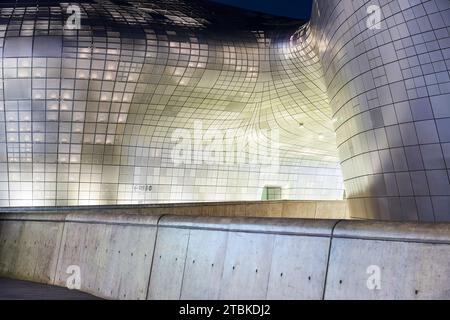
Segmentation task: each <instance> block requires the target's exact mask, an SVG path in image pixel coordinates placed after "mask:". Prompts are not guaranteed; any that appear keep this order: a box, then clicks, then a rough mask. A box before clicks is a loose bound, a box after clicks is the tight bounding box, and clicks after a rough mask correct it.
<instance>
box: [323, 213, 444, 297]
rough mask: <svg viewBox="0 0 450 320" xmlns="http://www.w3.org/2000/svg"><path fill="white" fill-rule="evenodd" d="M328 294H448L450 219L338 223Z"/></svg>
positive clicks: (401, 295) (329, 274)
mask: <svg viewBox="0 0 450 320" xmlns="http://www.w3.org/2000/svg"><path fill="white" fill-rule="evenodd" d="M328 269H329V271H328V277H327V285H326V290H325V291H326V295H325V298H326V299H407V300H411V299H450V224H415V223H393V222H364V221H351V222H340V223H339V224H338V225H337V226H336V228H335V231H334V234H333V241H332V246H331V255H330V263H329V268H328Z"/></svg>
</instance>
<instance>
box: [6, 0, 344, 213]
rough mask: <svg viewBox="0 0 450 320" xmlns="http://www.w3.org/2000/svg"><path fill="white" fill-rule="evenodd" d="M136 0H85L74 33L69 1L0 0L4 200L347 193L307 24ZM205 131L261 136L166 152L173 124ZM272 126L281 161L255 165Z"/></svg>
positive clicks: (207, 6)
mask: <svg viewBox="0 0 450 320" xmlns="http://www.w3.org/2000/svg"><path fill="white" fill-rule="evenodd" d="M139 3H141V1H135V3H134V2H133V1H128V2H123V1H122V2H117V1H116V2H114V1H113V2H110V1H102V2H101V3H100V2H99V1H80V2H78V5H79V7H80V9H81V13H82V19H81V29H80V30H68V29H67V28H64V23H65V21H66V20H67V19H68V17H69V14H68V12H67V6H68V4H67V3H66V4H64V3H59V2H53V3H52V2H49V1H37V2H36V5H33V6H32V5H27V6H23V5H22V6H21V5H20V2H19V3H18V4H17V5H16V4H5V3H3V4H1V6H2V8H1V21H0V22H1V26H2V32H1V36H2V41H1V43H2V44H3V45H2V46H3V58H2V71H3V79H4V87H3V90H2V93H3V98H2V100H3V101H4V108H3V110H2V111H3V112H2V118H1V121H2V128H1V132H4V134H2V135H1V139H2V140H1V142H0V148H1V149H0V150H1V155H2V157H1V159H0V161H1V167H0V172H1V173H0V179H1V180H2V181H1V184H0V188H1V190H0V198H1V200H0V202H1V205H2V206H23V205H34V206H38V205H50V206H51V205H86V204H91V205H95V204H124V203H132V204H137V203H154V202H189V201H228V200H261V198H262V195H263V192H264V187H265V186H278V187H281V188H282V195H281V196H282V198H284V199H324V200H328V199H342V194H343V182H342V176H341V171H340V168H339V163H338V157H337V151H336V146H335V144H334V143H330V141H333V140H334V131H333V128H332V123H331V110H329V108H328V100H327V95H326V90H325V85H324V81H323V77H322V73H321V72H318V71H320V70H321V66H320V64H319V61H318V59H317V57H315V56H314V54H313V53H312V52H311V50H310V49H309V48H308V46H305V48H302V49H297V48H296V47H294V46H293V45H292V41H291V36H292V35H293V34H294V33H295V32H296V30H297V29H298V28H299V26H301V25H302V22H299V21H291V20H286V19H278V18H273V17H264V16H259V15H255V14H252V13H248V12H240V11H239V10H236V9H228V7H225V6H216V5H214V4H212V3H210V2H203V1H196V2H193V1H188V2H186V3H184V2H183V1H152V2H148V3H147V4H146V5H145V6H144V7H142V6H140V7H138V6H137V5H138V4H139ZM133 4H136V6H134V5H133ZM199 122H200V123H199ZM210 129H213V130H215V131H219V132H225V131H227V130H230V129H231V130H233V131H234V132H235V135H237V140H239V141H241V140H242V141H244V140H245V141H246V142H248V141H249V140H250V142H254V143H255V144H256V145H260V146H262V147H261V148H256V151H255V148H252V147H251V146H250V147H247V148H245V150H244V153H245V154H244V156H245V157H246V158H247V160H246V161H241V162H238V161H234V162H233V161H232V162H231V164H229V163H226V164H223V163H222V162H220V161H218V162H217V163H216V162H212V163H210V162H206V163H205V161H197V160H198V159H197V155H196V153H198V152H197V149H195V150H192V153H193V155H192V158H193V159H194V160H193V161H192V162H188V163H181V164H180V163H176V162H177V161H174V160H177V159H174V157H173V150H174V148H175V147H176V142H177V139H173V138H174V134H175V138H176V137H177V136H176V134H177V130H182V131H181V135H182V136H183V135H186V134H191V135H192V138H194V135H197V134H199V135H200V136H205V135H206V134H207V133H208V130H210ZM196 131H199V132H200V133H197V132H196ZM272 131H277V136H275V138H276V140H277V141H276V142H277V144H278V145H277V146H276V149H277V150H275V151H278V153H279V159H278V162H279V166H277V168H272V167H271V166H268V163H259V162H256V163H254V162H250V161H249V160H248V157H249V156H250V157H252V156H255V155H258V154H259V153H263V151H264V150H263V149H264V148H265V147H266V146H267V148H269V146H271V144H270V141H269V142H268V143H262V141H265V140H270V139H271V138H272ZM213 135H214V133H213ZM205 139H206V138H205ZM224 140H225V139H224ZM270 149H271V150H270V151H272V148H270ZM238 151H242V150H234V152H235V153H237V152H238ZM217 152H218V153H220V152H221V151H220V150H218V151H217ZM277 157H278V156H277ZM269 165H270V163H269Z"/></svg>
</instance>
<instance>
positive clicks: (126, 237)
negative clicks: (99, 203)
mask: <svg viewBox="0 0 450 320" xmlns="http://www.w3.org/2000/svg"><path fill="white" fill-rule="evenodd" d="M158 219H159V217H158V216H144V215H125V214H118V215H116V214H111V215H92V216H91V215H87V214H70V215H68V216H67V219H66V223H65V226H64V233H63V236H62V240H61V241H62V242H61V243H63V246H62V247H61V250H60V255H59V260H58V268H57V271H56V275H55V284H56V285H65V283H66V280H67V277H68V276H69V274H68V273H67V268H68V267H70V266H72V265H76V266H79V267H80V268H81V270H82V274H81V276H82V282H81V283H82V288H81V290H82V291H85V292H89V293H92V294H95V295H97V296H100V297H105V298H114V299H145V298H146V296H147V287H148V280H149V277H150V269H151V264H152V256H153V248H154V242H155V236H156V225H157V222H158Z"/></svg>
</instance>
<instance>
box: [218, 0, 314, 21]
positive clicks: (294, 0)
mask: <svg viewBox="0 0 450 320" xmlns="http://www.w3.org/2000/svg"><path fill="white" fill-rule="evenodd" d="M213 1H215V2H220V3H224V4H228V5H231V6H236V7H241V8H246V9H250V10H253V11H260V12H264V13H269V14H273V15H277V16H284V17H290V18H298V19H309V17H310V15H311V6H312V2H313V0H213Z"/></svg>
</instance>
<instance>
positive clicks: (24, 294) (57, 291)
mask: <svg viewBox="0 0 450 320" xmlns="http://www.w3.org/2000/svg"><path fill="white" fill-rule="evenodd" d="M97 299H99V298H97V297H94V296H92V295H90V294H87V293H84V292H80V291H76V290H69V289H67V288H61V287H56V286H50V285H45V284H40V283H34V282H28V281H21V280H11V279H5V278H0V300H97Z"/></svg>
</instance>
